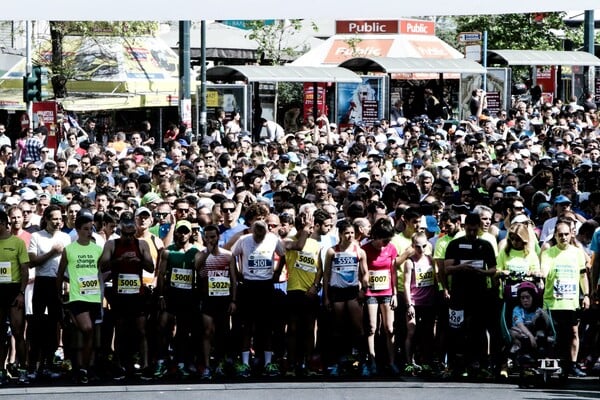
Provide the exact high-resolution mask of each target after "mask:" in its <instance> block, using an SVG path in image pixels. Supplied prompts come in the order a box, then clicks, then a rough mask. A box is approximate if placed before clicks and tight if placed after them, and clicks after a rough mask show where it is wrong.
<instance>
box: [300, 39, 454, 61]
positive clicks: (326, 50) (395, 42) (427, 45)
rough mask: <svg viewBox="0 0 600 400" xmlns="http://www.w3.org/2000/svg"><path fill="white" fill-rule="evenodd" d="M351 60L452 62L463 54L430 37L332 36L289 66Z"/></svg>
mask: <svg viewBox="0 0 600 400" xmlns="http://www.w3.org/2000/svg"><path fill="white" fill-rule="evenodd" d="M354 57H392V58H396V57H398V58H404V57H408V58H428V59H440V58H443V59H453V58H464V55H463V54H462V53H461V52H459V51H458V50H456V49H454V48H453V47H452V46H450V45H449V44H448V43H446V42H444V41H443V40H441V39H440V38H438V37H437V36H434V35H413V34H403V33H399V34H389V35H384V34H381V35H369V34H363V35H349V34H336V35H334V36H332V37H330V38H329V39H327V40H326V41H325V42H324V43H323V44H321V45H319V46H317V47H315V48H313V49H312V50H310V51H309V52H308V53H306V54H304V55H302V56H301V57H299V58H298V59H297V60H295V61H294V62H292V63H291V64H292V65H298V66H300V65H305V66H308V65H323V66H335V65H340V63H343V62H344V61H347V60H349V59H351V58H354Z"/></svg>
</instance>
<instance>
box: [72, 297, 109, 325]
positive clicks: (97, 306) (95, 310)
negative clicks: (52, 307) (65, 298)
mask: <svg viewBox="0 0 600 400" xmlns="http://www.w3.org/2000/svg"><path fill="white" fill-rule="evenodd" d="M66 308H67V309H68V310H69V311H71V314H73V316H74V317H76V316H77V315H79V314H82V313H84V312H89V313H90V319H91V320H92V322H94V321H96V320H98V319H100V317H101V314H100V313H101V312H102V303H92V302H89V301H72V302H70V303H68V304H67V305H66Z"/></svg>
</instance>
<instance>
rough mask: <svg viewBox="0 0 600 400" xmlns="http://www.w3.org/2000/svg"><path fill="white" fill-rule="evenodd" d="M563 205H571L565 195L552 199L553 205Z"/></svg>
mask: <svg viewBox="0 0 600 400" xmlns="http://www.w3.org/2000/svg"><path fill="white" fill-rule="evenodd" d="M565 203H569V204H571V200H570V199H569V198H568V197H567V196H565V195H562V194H561V195H558V196H556V198H555V199H554V204H565Z"/></svg>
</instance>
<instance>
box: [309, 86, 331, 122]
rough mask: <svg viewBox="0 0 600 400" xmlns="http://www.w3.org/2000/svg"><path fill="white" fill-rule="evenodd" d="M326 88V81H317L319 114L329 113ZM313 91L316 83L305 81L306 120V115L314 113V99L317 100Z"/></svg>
mask: <svg viewBox="0 0 600 400" xmlns="http://www.w3.org/2000/svg"><path fill="white" fill-rule="evenodd" d="M325 90H326V83H324V82H319V83H317V97H316V103H317V115H320V114H325V115H327V105H326V99H325ZM313 91H314V85H313V84H312V83H309V82H306V83H304V101H303V103H304V120H306V117H308V116H309V115H313V105H314V101H315V97H314V94H313Z"/></svg>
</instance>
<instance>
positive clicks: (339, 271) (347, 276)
mask: <svg viewBox="0 0 600 400" xmlns="http://www.w3.org/2000/svg"><path fill="white" fill-rule="evenodd" d="M333 249H334V251H335V254H334V255H333V258H332V260H331V279H330V281H329V285H330V286H331V287H336V288H347V287H354V286H358V265H359V261H358V245H356V244H353V245H352V246H351V249H348V250H350V251H348V250H345V251H340V245H339V244H338V245H336V246H335V247H334V248H333Z"/></svg>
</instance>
